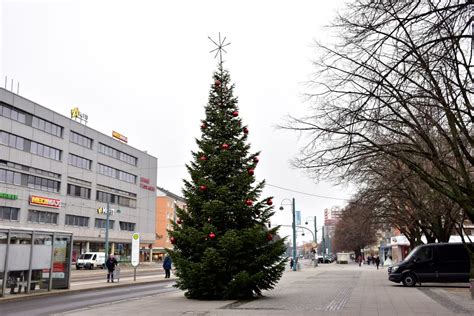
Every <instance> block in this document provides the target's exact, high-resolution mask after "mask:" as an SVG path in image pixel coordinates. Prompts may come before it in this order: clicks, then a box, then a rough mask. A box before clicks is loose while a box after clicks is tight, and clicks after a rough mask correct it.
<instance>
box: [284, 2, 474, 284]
mask: <svg viewBox="0 0 474 316" xmlns="http://www.w3.org/2000/svg"><path fill="white" fill-rule="evenodd" d="M472 13H473V6H472V1H469V0H467V1H461V0H457V1H455V0H453V1H451V0H436V1H431V0H425V1H390V0H378V1H376V0H357V1H354V2H352V3H350V6H348V8H347V9H346V10H345V11H344V12H343V13H341V15H340V16H339V17H338V19H337V20H336V22H335V23H334V24H333V25H332V28H333V29H334V30H336V31H337V32H338V35H339V38H340V39H341V41H340V42H339V43H338V44H336V45H335V46H326V45H323V44H317V47H318V49H319V50H320V51H321V52H322V56H321V58H320V59H319V60H318V61H316V62H315V63H314V65H315V67H316V75H315V78H314V80H313V82H312V83H313V87H314V90H313V91H312V93H311V95H310V96H311V97H312V98H313V101H314V102H315V106H314V108H313V113H311V115H310V116H307V117H304V118H290V122H289V124H288V126H286V128H290V129H293V130H297V131H300V132H302V134H303V135H304V136H305V137H306V139H307V144H306V146H304V147H303V149H302V150H301V155H300V157H299V158H298V159H297V160H296V161H295V164H296V165H297V166H299V167H301V168H305V169H307V170H308V171H309V172H310V173H311V174H312V176H314V177H315V178H317V179H319V178H326V177H331V178H333V179H336V180H339V181H345V180H350V179H351V171H354V169H355V168H356V167H357V164H358V162H360V161H364V160H366V159H372V158H377V159H381V160H383V159H387V158H390V159H393V160H397V161H399V162H400V163H402V164H403V165H404V166H405V167H406V168H408V169H409V170H411V171H412V172H414V173H415V174H416V175H417V176H418V177H419V179H420V180H421V181H423V182H424V183H426V184H427V185H428V186H429V187H431V188H432V189H433V190H436V191H437V192H439V193H441V194H443V195H444V196H446V197H447V198H449V199H450V200H452V201H454V202H456V203H457V204H458V205H459V206H460V207H461V210H462V212H464V214H465V216H467V217H468V218H469V219H470V220H471V221H474V186H473V181H472V180H473V176H474V150H473V145H474V126H473V124H474V116H473V106H472V100H471V99H472V95H473V87H472V72H471V67H472V57H473V56H472V54H473V47H472V35H471V23H472ZM433 171H434V172H433ZM473 250H474V249H472V248H471V252H472V251H473ZM471 261H472V264H471V267H472V269H471V276H472V277H474V253H472V256H471Z"/></svg>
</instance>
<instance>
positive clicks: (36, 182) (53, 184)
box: [27, 175, 61, 192]
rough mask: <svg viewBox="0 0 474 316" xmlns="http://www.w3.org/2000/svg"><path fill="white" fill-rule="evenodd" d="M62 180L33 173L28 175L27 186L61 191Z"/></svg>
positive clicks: (49, 190)
mask: <svg viewBox="0 0 474 316" xmlns="http://www.w3.org/2000/svg"><path fill="white" fill-rule="evenodd" d="M60 184H61V183H60V182H59V181H54V180H50V179H45V178H42V177H37V176H33V175H28V180H27V186H28V187H29V188H32V189H36V190H42V191H48V192H59V188H60Z"/></svg>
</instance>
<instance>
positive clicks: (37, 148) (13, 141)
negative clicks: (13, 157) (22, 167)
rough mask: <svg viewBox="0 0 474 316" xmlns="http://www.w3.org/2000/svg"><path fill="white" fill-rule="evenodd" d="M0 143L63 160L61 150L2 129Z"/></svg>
mask: <svg viewBox="0 0 474 316" xmlns="http://www.w3.org/2000/svg"><path fill="white" fill-rule="evenodd" d="M0 144H3V145H6V146H9V147H12V148H16V149H19V150H23V151H26V152H30V153H32V154H35V155H39V156H43V157H46V158H50V159H54V160H61V150H59V149H56V148H53V147H50V146H46V145H43V144H40V143H37V142H34V141H32V140H29V139H26V138H23V137H21V136H17V135H14V134H10V133H7V132H4V131H0Z"/></svg>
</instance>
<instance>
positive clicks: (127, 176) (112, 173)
mask: <svg viewBox="0 0 474 316" xmlns="http://www.w3.org/2000/svg"><path fill="white" fill-rule="evenodd" d="M98 166H99V173H100V174H103V175H104V176H108V177H112V178H116V179H120V180H122V181H125V182H130V183H136V181H137V176H136V175H134V174H131V173H127V172H125V171H121V170H118V169H115V168H112V167H109V166H106V165H103V164H98Z"/></svg>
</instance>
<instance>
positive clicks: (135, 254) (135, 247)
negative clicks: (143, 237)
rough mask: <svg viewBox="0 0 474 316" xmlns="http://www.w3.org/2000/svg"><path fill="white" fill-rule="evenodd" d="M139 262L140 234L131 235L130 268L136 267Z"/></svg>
mask: <svg viewBox="0 0 474 316" xmlns="http://www.w3.org/2000/svg"><path fill="white" fill-rule="evenodd" d="M139 261H140V234H139V233H133V235H132V266H134V267H136V266H138V263H139Z"/></svg>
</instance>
